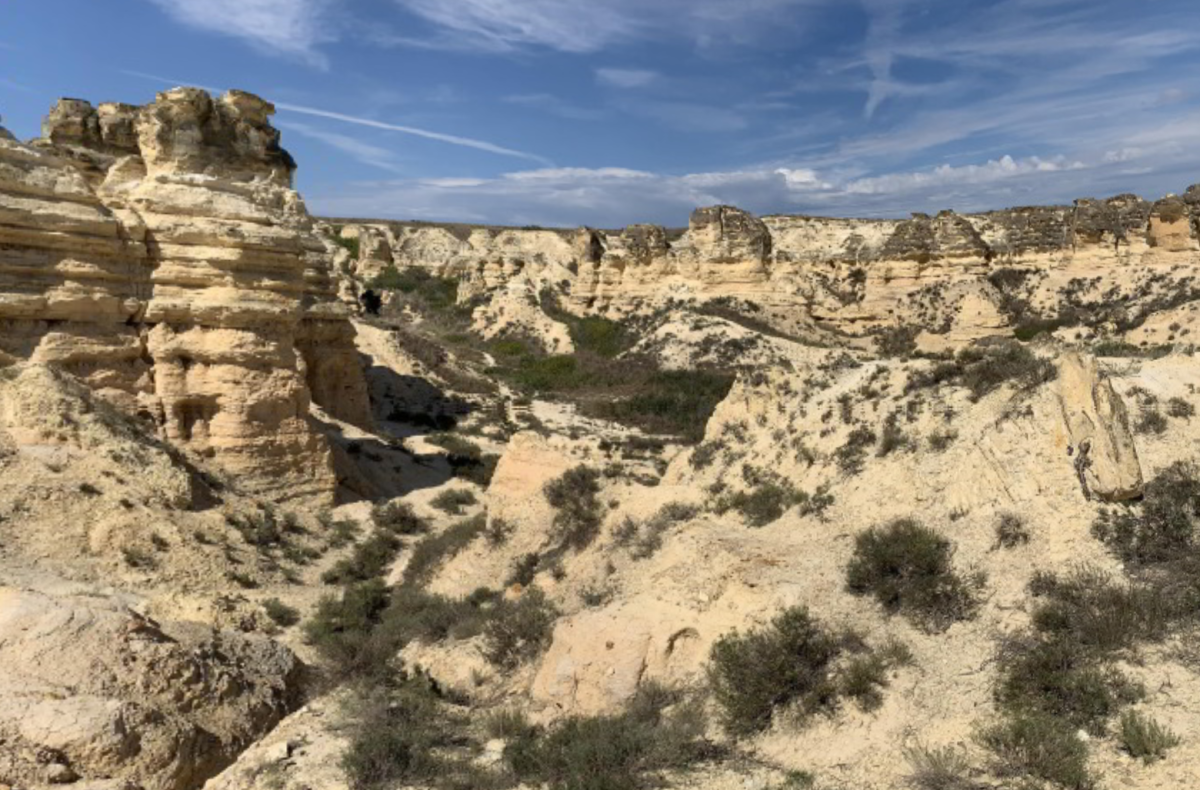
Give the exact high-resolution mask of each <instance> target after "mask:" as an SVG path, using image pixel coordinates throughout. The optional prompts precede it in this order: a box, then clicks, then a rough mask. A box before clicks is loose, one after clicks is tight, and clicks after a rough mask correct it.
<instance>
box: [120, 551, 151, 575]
mask: <svg viewBox="0 0 1200 790" xmlns="http://www.w3.org/2000/svg"><path fill="white" fill-rule="evenodd" d="M121 558H122V559H124V560H125V564H126V565H128V566H129V567H130V568H137V569H138V570H153V569H155V568H157V567H158V559H157V558H155V556H154V555H153V554H151V553H150V552H148V551H145V550H143V549H139V548H138V547H136V546H126V547H125V548H123V549H121Z"/></svg>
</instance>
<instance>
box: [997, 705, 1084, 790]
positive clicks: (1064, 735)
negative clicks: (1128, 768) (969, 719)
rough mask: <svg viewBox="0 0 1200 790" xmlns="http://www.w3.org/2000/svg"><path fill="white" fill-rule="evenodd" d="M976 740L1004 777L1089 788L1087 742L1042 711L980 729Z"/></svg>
mask: <svg viewBox="0 0 1200 790" xmlns="http://www.w3.org/2000/svg"><path fill="white" fill-rule="evenodd" d="M979 740H980V742H981V743H982V744H983V745H984V746H986V747H987V748H988V749H990V750H991V751H992V753H993V755H994V756H995V759H994V763H993V770H994V771H995V772H996V773H997V774H998V775H999V776H1000V777H1004V778H1009V777H1011V778H1018V777H1035V778H1037V779H1041V780H1043V781H1046V782H1052V783H1054V784H1056V785H1058V786H1059V787H1062V788H1066V790H1092V788H1094V787H1095V786H1096V780H1095V778H1094V777H1093V776H1092V775H1091V773H1090V772H1089V771H1088V768H1087V755H1088V749H1087V744H1085V743H1084V742H1083V741H1081V740H1080V739H1079V737H1078V736H1077V735H1076V731H1075V730H1074V729H1073V728H1072V727H1071V726H1070V725H1069V724H1066V723H1065V722H1063V721H1061V720H1059V719H1055V718H1053V717H1052V716H1046V715H1042V714H1036V713H1034V714H1018V715H1016V716H1011V717H1009V718H1006V719H1004V720H1002V721H1001V722H999V723H997V724H995V725H993V726H992V727H989V728H987V729H985V730H983V731H982V732H981V733H980V735H979Z"/></svg>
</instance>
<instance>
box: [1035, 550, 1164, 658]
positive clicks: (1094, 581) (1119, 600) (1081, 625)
mask: <svg viewBox="0 0 1200 790" xmlns="http://www.w3.org/2000/svg"><path fill="white" fill-rule="evenodd" d="M1034 594H1035V595H1036V596H1037V597H1038V598H1039V602H1038V605H1037V606H1036V607H1035V608H1034V611H1033V616H1032V621H1033V626H1034V628H1035V629H1036V630H1037V631H1038V632H1039V633H1041V634H1043V635H1045V636H1046V637H1048V638H1053V639H1056V640H1058V641H1061V642H1064V643H1066V644H1069V645H1070V646H1071V648H1072V649H1073V650H1076V651H1088V652H1091V653H1094V654H1105V653H1112V652H1114V651H1117V650H1122V649H1125V648H1130V647H1133V646H1134V645H1136V644H1137V643H1138V642H1140V641H1145V640H1159V639H1162V638H1164V637H1165V636H1166V634H1167V632H1168V630H1169V628H1170V626H1171V623H1172V621H1173V620H1174V619H1175V618H1176V616H1178V615H1180V614H1182V613H1183V611H1184V608H1185V607H1186V605H1187V601H1186V600H1185V599H1181V598H1180V597H1179V596H1175V595H1172V594H1170V593H1169V591H1167V590H1165V589H1163V588H1162V587H1161V586H1160V585H1157V584H1145V583H1131V582H1115V581H1113V580H1112V579H1111V578H1110V577H1109V576H1108V575H1107V574H1105V573H1103V572H1101V571H1098V570H1095V569H1092V568H1089V567H1086V566H1085V567H1081V568H1078V569H1076V570H1074V571H1073V572H1072V573H1070V574H1069V575H1067V576H1066V577H1061V578H1060V577H1058V576H1056V575H1054V574H1042V575H1040V576H1039V577H1038V578H1037V580H1036V585H1035V586H1034Z"/></svg>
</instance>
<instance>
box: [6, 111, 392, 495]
mask: <svg viewBox="0 0 1200 790" xmlns="http://www.w3.org/2000/svg"><path fill="white" fill-rule="evenodd" d="M273 112H274V108H273V107H272V105H270V104H269V103H268V102H265V101H263V100H262V99H259V98H258V97H256V96H252V95H250V94H247V93H242V92H239V91H230V92H229V93H226V94H225V95H224V96H221V97H220V98H216V99H214V98H212V97H210V96H209V94H208V93H206V92H204V91H201V90H198V89H193V88H177V89H174V90H171V91H167V92H165V93H160V94H159V95H158V97H157V98H156V100H155V101H154V102H153V103H151V104H148V105H146V106H144V107H133V106H130V105H124V104H111V103H110V104H101V105H99V106H98V107H93V106H92V105H91V104H89V103H88V102H84V101H80V100H75V99H64V100H62V101H60V102H59V103H58V105H57V106H55V107H54V108H53V110H52V111H51V113H50V115H49V116H48V117H47V118H46V121H45V123H44V125H43V130H42V132H43V136H42V137H41V138H40V139H38V140H34V141H32V142H30V143H29V144H22V143H20V142H18V141H16V140H15V139H13V138H12V136H11V135H8V134H7V133H5V134H3V135H0V364H12V363H16V362H20V361H30V362H35V363H45V364H52V365H55V366H58V367H60V368H63V369H65V370H67V371H68V372H70V373H72V374H74V375H75V376H77V377H78V378H80V379H81V380H82V381H84V382H86V383H87V384H89V385H90V386H91V387H93V388H94V389H95V390H97V391H98V392H99V393H100V394H102V395H103V396H105V397H106V398H107V399H109V400H111V401H113V402H115V403H116V404H117V405H119V406H120V407H122V408H123V409H125V410H126V411H128V412H130V413H136V414H138V415H141V416H142V417H144V418H145V419H146V420H150V421H153V422H154V424H155V425H156V426H158V429H159V432H160V433H161V434H162V435H163V437H164V438H166V439H169V440H170V441H172V442H173V443H176V444H178V445H180V446H184V447H186V448H189V449H190V450H193V451H195V452H197V453H200V454H202V455H205V456H209V457H214V458H215V459H216V460H217V462H218V463H219V464H220V465H221V466H222V467H224V468H225V469H226V470H228V471H229V472H230V473H231V474H232V475H233V476H235V477H236V478H237V479H238V480H239V481H240V482H241V484H242V485H243V486H245V487H246V488H247V489H248V490H253V491H257V492H260V493H262V494H264V495H267V496H271V497H273V498H277V499H285V498H290V497H296V496H310V495H319V496H325V495H328V494H329V493H331V492H332V490H333V486H334V482H335V481H334V476H333V471H332V466H331V461H330V454H329V450H328V448H327V446H326V444H325V441H324V439H323V438H322V436H321V435H320V434H319V432H318V431H317V430H316V429H315V426H314V425H313V423H312V418H311V417H310V416H309V402H310V400H311V399H312V398H314V397H315V398H316V400H317V402H318V403H319V404H320V405H321V406H323V407H324V408H325V410H326V411H327V412H328V413H330V414H332V415H333V416H335V417H338V418H341V419H344V420H346V421H349V422H352V423H359V424H366V423H367V422H368V421H369V419H370V417H369V408H368V404H367V397H366V388H365V384H364V382H363V376H362V372H361V369H360V365H359V362H358V356H357V352H356V351H355V349H354V345H353V337H354V330H353V327H352V325H351V324H350V322H349V314H348V312H347V311H346V310H345V308H344V307H343V306H342V305H341V303H339V302H338V301H337V300H336V283H335V281H334V280H333V278H332V277H331V255H330V253H329V252H328V250H327V247H326V244H325V243H324V242H322V240H320V239H319V238H318V237H317V236H316V235H315V234H314V233H313V232H312V227H313V223H312V220H311V218H310V217H309V215H308V212H307V210H306V209H305V206H304V203H303V201H302V200H301V199H300V197H299V195H298V194H297V193H296V192H295V191H294V190H293V189H292V175H293V171H294V170H295V163H294V162H293V160H292V158H291V157H290V156H289V155H288V153H287V152H286V151H285V150H283V149H282V148H281V147H280V145H279V132H278V131H277V130H275V129H274V128H272V127H271V125H270V123H269V120H268V119H269V116H270V115H271V114H272V113H273Z"/></svg>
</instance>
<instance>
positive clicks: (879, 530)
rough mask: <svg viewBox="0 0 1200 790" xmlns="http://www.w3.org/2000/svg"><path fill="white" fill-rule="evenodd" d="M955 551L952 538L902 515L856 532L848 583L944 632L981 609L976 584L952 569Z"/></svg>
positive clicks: (888, 607) (896, 611)
mask: <svg viewBox="0 0 1200 790" xmlns="http://www.w3.org/2000/svg"><path fill="white" fill-rule="evenodd" d="M952 556H953V545H952V544H951V543H950V541H949V540H947V539H946V538H944V537H942V536H941V535H939V534H938V533H937V532H934V531H933V530H931V529H929V528H928V527H926V526H924V525H923V524H921V523H920V522H918V521H915V520H913V519H898V520H896V521H893V522H891V523H889V524H886V525H884V526H878V527H871V528H870V529H868V530H867V531H866V532H862V533H860V534H859V535H858V537H857V538H856V539H855V546H854V557H853V559H851V561H850V566H849V567H848V568H847V571H846V582H847V587H848V588H849V590H850V592H852V593H855V594H857V595H872V596H874V597H875V599H876V600H877V601H879V603H880V604H881V605H882V606H883V608H884V609H885V610H887V611H888V612H890V613H894V614H903V615H905V616H907V617H909V618H910V619H911V620H913V621H914V622H915V623H917V624H918V625H920V626H921V627H922V628H924V629H926V630H928V631H942V630H945V629H946V628H948V627H949V626H950V625H951V624H953V623H955V622H957V621H959V620H966V619H969V618H971V617H973V616H974V614H975V611H976V609H977V608H978V600H977V597H976V595H975V591H974V589H973V586H972V585H971V584H969V583H968V582H967V580H966V579H964V578H963V577H962V576H960V575H959V574H958V573H957V572H956V571H955V570H954V568H953V567H952V565H951V562H950V560H951V558H952Z"/></svg>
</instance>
